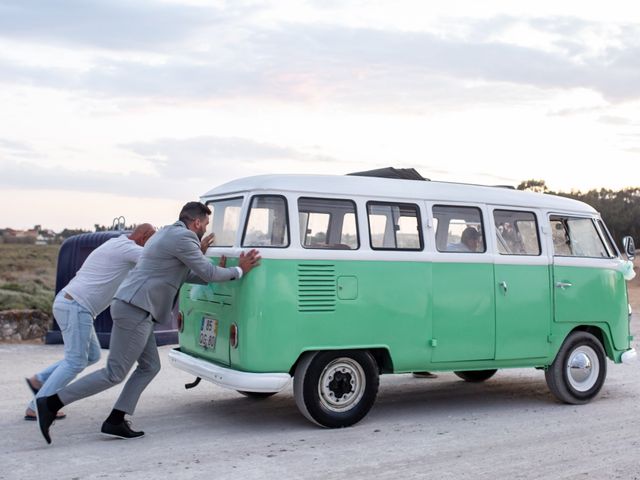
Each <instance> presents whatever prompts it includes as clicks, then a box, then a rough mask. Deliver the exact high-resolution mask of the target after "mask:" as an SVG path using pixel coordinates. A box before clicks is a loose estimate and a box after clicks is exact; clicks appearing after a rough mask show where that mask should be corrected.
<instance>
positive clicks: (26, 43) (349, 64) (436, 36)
mask: <svg viewBox="0 0 640 480" xmlns="http://www.w3.org/2000/svg"><path fill="white" fill-rule="evenodd" d="M639 107H640V4H638V5H636V4H634V2H629V1H628V0H625V1H617V0H614V1H608V2H584V1H583V0H580V1H575V0H563V1H562V2H558V1H546V0H540V1H537V2H514V1H512V0H505V1H496V0H483V1H481V2H480V1H477V0H445V1H438V0H435V1H431V0H429V1H426V0H415V1H410V0H372V1H364V0H340V1H338V0H308V1H304V0H298V1H292V0H291V1H290V0H273V1H243V0H230V1H227V2H225V1H212V0H207V1H195V0H172V1H169V0H166V1H162V0H154V1H146V0H0V202H1V203H0V205H1V206H0V228H3V227H13V228H30V227H32V226H33V225H36V224H40V225H42V226H43V227H45V228H51V229H54V230H56V231H59V230H61V229H63V228H65V227H69V228H86V229H91V228H92V227H93V226H94V224H101V225H111V223H112V221H113V219H114V218H116V217H119V216H124V217H125V218H126V221H127V223H128V224H131V223H142V222H150V223H152V224H154V225H156V226H161V225H165V224H168V223H172V222H173V221H175V219H176V217H177V215H178V212H179V210H180V207H181V206H182V204H184V203H185V202H187V201H191V200H196V199H198V198H199V196H200V195H202V194H203V193H205V192H206V191H208V190H210V189H211V188H213V187H215V186H217V185H220V184H221V183H224V182H226V181H229V180H232V179H235V178H239V177H244V176H249V175H257V174H265V173H334V174H340V175H341V174H345V173H349V172H354V171H361V170H369V169H374V168H381V167H387V166H393V167H399V168H415V169H417V170H418V171H419V172H420V173H421V174H422V175H423V176H425V177H428V178H430V179H432V180H442V181H454V182H471V183H479V184H501V185H505V184H507V185H513V186H516V185H517V184H519V183H520V182H521V181H523V180H527V179H543V180H545V181H546V183H547V185H548V186H549V188H550V189H552V190H556V191H557V190H562V191H570V190H572V189H573V190H582V191H586V190H589V189H592V188H603V187H604V188H611V189H620V188H624V187H627V186H638V185H640V166H638V165H640V163H639V162H638V160H639V156H640V128H639V127H640V108H639Z"/></svg>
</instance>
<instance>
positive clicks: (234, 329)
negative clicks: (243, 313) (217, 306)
mask: <svg viewBox="0 0 640 480" xmlns="http://www.w3.org/2000/svg"><path fill="white" fill-rule="evenodd" d="M229 345H231V347H232V348H238V325H236V324H235V323H232V324H231V327H230V328H229Z"/></svg>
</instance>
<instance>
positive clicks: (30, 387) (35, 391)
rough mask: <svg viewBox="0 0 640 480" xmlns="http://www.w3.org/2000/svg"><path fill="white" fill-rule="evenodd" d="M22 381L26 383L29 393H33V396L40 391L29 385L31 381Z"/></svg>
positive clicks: (26, 379)
mask: <svg viewBox="0 0 640 480" xmlns="http://www.w3.org/2000/svg"><path fill="white" fill-rule="evenodd" d="M24 381H25V382H27V387H29V390H31V393H33V394H34V395H37V393H38V392H39V391H40V389H39V388H36V387H34V386H33V384H32V383H31V380H29V379H28V378H25V379H24Z"/></svg>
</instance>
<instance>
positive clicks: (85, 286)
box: [24, 223, 156, 420]
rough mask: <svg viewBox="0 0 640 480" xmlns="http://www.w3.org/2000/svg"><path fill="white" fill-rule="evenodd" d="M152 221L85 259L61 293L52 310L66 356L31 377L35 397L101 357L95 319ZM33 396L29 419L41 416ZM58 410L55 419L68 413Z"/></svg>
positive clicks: (149, 232) (130, 265) (52, 390)
mask: <svg viewBox="0 0 640 480" xmlns="http://www.w3.org/2000/svg"><path fill="white" fill-rule="evenodd" d="M155 231H156V230H155V228H153V226H151V225H150V224H148V223H143V224H142V225H138V226H137V227H136V228H135V229H134V230H133V232H131V234H130V235H120V236H118V237H115V238H112V239H110V240H107V241H106V242H104V243H103V244H102V245H100V246H99V247H98V248H96V249H95V250H94V251H93V252H91V254H90V255H89V256H88V257H87V259H86V260H85V261H84V263H83V264H82V266H81V267H80V270H78V271H77V273H76V275H75V276H74V277H73V278H72V279H71V281H70V282H69V283H68V284H67V285H66V286H65V287H64V288H63V289H62V290H60V292H58V295H56V298H55V300H54V301H53V313H54V315H55V317H56V321H57V322H58V325H59V326H60V332H61V333H62V340H63V342H64V358H63V359H62V360H60V361H58V362H56V363H54V364H53V365H50V366H48V367H47V368H45V369H44V370H42V371H41V372H39V373H37V374H35V375H33V376H31V377H29V378H26V379H25V380H26V382H27V385H28V387H29V389H30V390H31V391H32V392H33V394H34V395H35V396H36V397H42V396H46V395H52V394H54V393H56V392H57V391H58V390H60V389H61V388H62V387H64V386H65V385H67V384H68V383H69V382H71V381H72V380H73V379H74V378H76V376H77V375H78V374H79V373H80V372H82V370H84V369H85V368H86V367H87V365H91V364H93V363H95V362H97V361H98V360H99V359H100V343H99V342H98V337H97V335H96V330H95V327H94V325H93V322H94V319H95V318H96V317H97V316H98V315H100V313H102V312H103V311H104V310H106V309H107V307H108V306H109V302H111V299H112V298H113V294H114V293H116V290H117V289H118V287H119V286H120V283H121V282H122V280H123V279H124V278H125V276H126V275H127V273H129V271H130V270H131V269H132V268H133V267H134V266H135V264H136V262H137V261H138V259H139V258H140V255H141V254H142V247H143V246H144V244H145V243H146V242H147V240H148V239H149V238H150V237H151V235H153V234H154V233H155ZM35 409H36V404H35V400H32V401H31V402H30V403H29V406H28V407H27V411H26V412H25V414H24V419H25V420H36V413H35ZM64 417H65V415H64V414H63V413H62V412H58V415H57V417H56V418H58V419H61V418H64Z"/></svg>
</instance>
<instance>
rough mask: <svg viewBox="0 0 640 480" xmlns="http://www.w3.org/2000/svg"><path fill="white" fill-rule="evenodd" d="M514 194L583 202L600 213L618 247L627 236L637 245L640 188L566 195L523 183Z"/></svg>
mask: <svg viewBox="0 0 640 480" xmlns="http://www.w3.org/2000/svg"><path fill="white" fill-rule="evenodd" d="M518 190H529V191H533V192H541V193H549V194H552V195H560V196H562V197H568V198H573V199H574V200H579V201H581V202H584V203H586V204H588V205H591V206H592V207H593V208H595V209H596V210H597V211H599V212H600V214H601V215H602V219H603V220H604V223H606V225H607V228H609V231H610V232H611V235H613V238H614V240H615V241H616V243H617V244H618V246H619V247H620V245H621V244H622V237H624V236H626V235H631V236H632V237H633V239H634V240H635V241H636V242H640V187H629V188H624V189H622V190H609V189H606V188H601V189H600V190H589V191H588V192H584V193H583V192H579V191H572V192H569V193H567V192H553V191H551V190H549V189H548V188H547V185H546V183H545V181H544V180H526V181H524V182H521V183H520V185H518ZM637 245H638V244H637ZM639 246H640V245H639Z"/></svg>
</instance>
